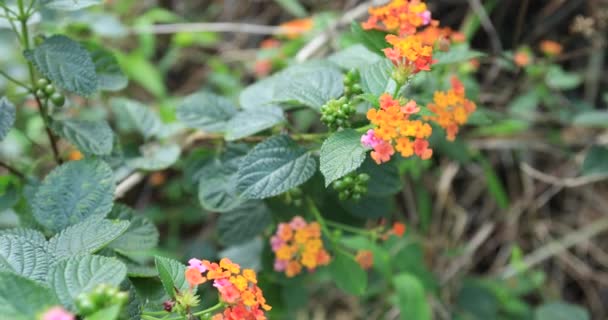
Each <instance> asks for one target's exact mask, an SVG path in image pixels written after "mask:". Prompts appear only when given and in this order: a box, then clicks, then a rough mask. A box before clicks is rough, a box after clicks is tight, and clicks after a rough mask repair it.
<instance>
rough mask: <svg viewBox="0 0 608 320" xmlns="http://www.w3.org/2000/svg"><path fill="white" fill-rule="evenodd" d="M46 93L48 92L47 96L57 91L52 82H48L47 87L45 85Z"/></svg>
mask: <svg viewBox="0 0 608 320" xmlns="http://www.w3.org/2000/svg"><path fill="white" fill-rule="evenodd" d="M44 93H46V95H47V96H50V95H52V94H53V93H55V86H53V85H52V84H47V85H46V87H44Z"/></svg>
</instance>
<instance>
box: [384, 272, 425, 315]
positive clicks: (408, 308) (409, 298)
mask: <svg viewBox="0 0 608 320" xmlns="http://www.w3.org/2000/svg"><path fill="white" fill-rule="evenodd" d="M393 285H394V286H395V291H397V298H398V301H399V304H398V307H399V310H400V311H401V319H402V320H410V319H417V320H430V319H432V318H431V307H430V305H429V303H428V301H427V300H426V296H425V293H424V287H423V286H422V283H420V281H419V280H418V279H417V278H416V277H414V276H412V275H410V274H407V273H402V274H399V275H397V276H395V278H394V279H393Z"/></svg>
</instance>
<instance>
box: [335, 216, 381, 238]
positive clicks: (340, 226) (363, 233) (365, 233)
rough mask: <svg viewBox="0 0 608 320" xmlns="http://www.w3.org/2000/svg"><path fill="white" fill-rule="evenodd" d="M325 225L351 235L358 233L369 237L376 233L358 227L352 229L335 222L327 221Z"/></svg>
mask: <svg viewBox="0 0 608 320" xmlns="http://www.w3.org/2000/svg"><path fill="white" fill-rule="evenodd" d="M325 223H327V225H328V226H331V227H334V228H338V229H342V230H344V231H348V232H351V233H357V234H361V235H365V236H369V235H372V234H373V233H374V231H373V230H364V229H360V228H356V227H351V226H348V225H345V224H342V223H339V222H334V221H330V220H325Z"/></svg>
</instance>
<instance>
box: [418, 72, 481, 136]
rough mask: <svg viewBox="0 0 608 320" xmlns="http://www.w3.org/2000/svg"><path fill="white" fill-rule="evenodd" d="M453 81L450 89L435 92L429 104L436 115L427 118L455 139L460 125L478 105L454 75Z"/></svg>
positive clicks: (429, 107)
mask: <svg viewBox="0 0 608 320" xmlns="http://www.w3.org/2000/svg"><path fill="white" fill-rule="evenodd" d="M451 82H452V88H451V89H450V90H448V91H436V92H435V94H434V95H433V102H432V103H429V104H428V106H427V107H428V109H429V110H430V111H431V112H433V113H434V115H433V116H427V117H425V118H426V119H427V120H431V121H434V122H436V123H437V124H438V125H440V126H441V127H442V128H443V129H445V131H446V135H447V139H448V140H450V141H454V139H456V134H457V133H458V127H459V126H461V125H463V124H465V123H466V122H467V120H468V118H469V116H470V115H471V114H472V113H473V112H475V109H476V106H475V103H474V102H472V101H470V100H468V99H467V98H466V97H465V90H464V85H463V84H462V82H460V80H458V78H456V77H452V79H451Z"/></svg>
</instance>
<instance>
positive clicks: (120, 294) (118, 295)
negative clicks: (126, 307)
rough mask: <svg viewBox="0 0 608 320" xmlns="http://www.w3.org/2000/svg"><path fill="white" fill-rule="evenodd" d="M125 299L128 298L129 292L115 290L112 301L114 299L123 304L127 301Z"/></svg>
mask: <svg viewBox="0 0 608 320" xmlns="http://www.w3.org/2000/svg"><path fill="white" fill-rule="evenodd" d="M127 300H129V294H128V293H126V292H122V291H121V292H117V293H116V294H115V295H114V301H116V302H117V303H118V304H125V303H127Z"/></svg>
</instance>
